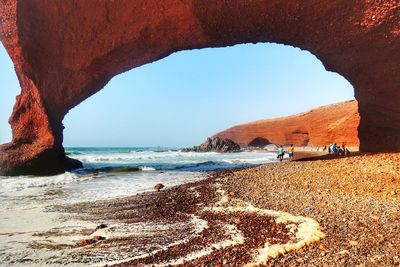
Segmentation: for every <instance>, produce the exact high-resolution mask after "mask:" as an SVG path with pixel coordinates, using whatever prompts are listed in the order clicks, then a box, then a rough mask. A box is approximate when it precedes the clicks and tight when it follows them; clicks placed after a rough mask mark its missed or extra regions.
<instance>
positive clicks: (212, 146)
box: [182, 136, 240, 153]
mask: <svg viewBox="0 0 400 267" xmlns="http://www.w3.org/2000/svg"><path fill="white" fill-rule="evenodd" d="M182 151H184V152H189V151H195V152H211V151H213V152H223V153H225V152H238V151H240V146H239V145H238V144H236V143H235V142H233V141H232V140H230V139H227V138H221V137H218V136H213V137H208V138H207V140H206V141H205V142H204V143H202V144H201V145H199V146H194V147H193V148H185V149H182Z"/></svg>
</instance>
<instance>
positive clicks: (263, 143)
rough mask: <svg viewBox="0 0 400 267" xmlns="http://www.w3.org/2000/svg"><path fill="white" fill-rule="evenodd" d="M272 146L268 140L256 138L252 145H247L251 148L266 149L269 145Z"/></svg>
mask: <svg viewBox="0 0 400 267" xmlns="http://www.w3.org/2000/svg"><path fill="white" fill-rule="evenodd" d="M270 144H272V143H271V142H270V141H269V140H268V139H267V138H264V137H256V138H254V139H253V140H252V141H251V142H250V143H248V144H247V146H249V147H259V148H264V147H265V146H267V145H270Z"/></svg>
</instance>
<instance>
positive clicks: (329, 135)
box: [216, 101, 360, 146]
mask: <svg viewBox="0 0 400 267" xmlns="http://www.w3.org/2000/svg"><path fill="white" fill-rule="evenodd" d="M359 122H360V116H359V114H358V110H357V102H356V101H349V102H343V103H338V104H333V105H329V106H323V107H319V108H316V109H313V110H311V111H309V112H305V113H301V114H297V115H294V116H289V117H283V118H278V119H271V120H260V121H255V122H250V123H246V124H241V125H237V126H234V127H232V128H230V129H227V130H225V131H223V132H220V133H218V134H216V135H217V136H219V137H222V138H229V139H231V140H233V141H235V142H236V143H238V144H240V145H241V146H247V145H248V144H249V143H250V142H252V141H253V140H254V139H255V138H258V137H263V138H265V139H267V140H269V141H270V142H271V143H273V144H277V145H288V144H294V145H295V146H306V145H314V146H324V145H329V144H330V143H333V142H336V143H338V144H339V145H340V144H341V143H342V142H345V143H346V144H347V145H348V146H358V145H359V139H358V132H357V127H358V124H359Z"/></svg>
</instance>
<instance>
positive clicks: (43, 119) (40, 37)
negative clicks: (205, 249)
mask: <svg viewBox="0 0 400 267" xmlns="http://www.w3.org/2000/svg"><path fill="white" fill-rule="evenodd" d="M399 9H400V3H399V1H398V0H386V1H382V0H359V1H347V0H338V1H330V0H316V1H300V0H259V1H248V0H230V1H226V0H216V1H203V0H183V1H182V0H168V1H157V0H135V1H132V0H119V1H110V0H98V1H84V0H81V1H65V0H0V40H1V42H2V43H3V45H4V46H5V48H6V50H7V52H8V53H9V55H10V57H11V59H12V60H13V62H14V65H15V70H16V72H17V76H18V78H19V82H20V85H21V94H20V95H19V96H18V98H17V101H16V104H15V106H14V110H13V113H12V115H11V117H10V120H9V121H10V124H11V127H12V132H13V140H12V143H10V144H6V145H3V146H2V147H1V148H0V150H1V151H2V152H1V153H0V173H2V174H18V173H33V172H44V173H52V172H57V171H62V170H63V169H65V168H69V167H74V166H76V165H77V164H76V162H74V163H73V164H70V163H69V162H68V161H67V158H66V157H65V156H64V150H63V147H62V142H63V135H62V131H63V125H62V120H63V118H64V116H65V115H66V114H67V113H68V111H69V110H70V109H71V108H73V107H75V106H76V105H78V104H79V103H80V102H82V101H83V100H85V99H86V98H88V97H90V96H91V95H93V94H94V93H96V92H97V91H99V90H101V89H102V88H103V87H104V86H105V84H107V82H108V81H109V80H110V79H111V78H112V77H113V76H115V75H117V74H119V73H122V72H125V71H127V70H130V69H132V68H135V67H138V66H141V65H143V64H146V63H150V62H153V61H155V60H158V59H161V58H163V57H166V56H168V55H170V54H171V53H173V52H176V51H180V50H185V49H194V48H204V47H224V46H229V45H235V44H240V43H255V42H276V43H281V44H287V45H293V46H296V47H299V48H301V49H306V50H308V51H310V52H311V53H313V54H314V55H316V56H317V57H318V58H319V59H320V60H321V61H322V63H323V64H324V66H325V67H326V68H327V69H328V70H331V71H335V72H338V73H339V74H341V75H343V76H344V77H345V78H346V79H347V80H349V81H350V82H351V83H352V84H353V86H354V88H355V96H356V98H357V100H358V103H359V112H360V115H361V121H360V126H359V137H360V141H361V150H363V151H400V134H399V132H400V105H399V101H400V90H399V84H400V75H398V74H399V73H400V12H399Z"/></svg>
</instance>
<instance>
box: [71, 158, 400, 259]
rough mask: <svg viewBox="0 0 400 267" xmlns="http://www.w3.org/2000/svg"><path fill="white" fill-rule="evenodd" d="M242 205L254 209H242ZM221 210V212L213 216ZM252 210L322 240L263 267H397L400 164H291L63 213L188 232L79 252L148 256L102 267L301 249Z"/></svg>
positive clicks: (104, 243)
mask: <svg viewBox="0 0 400 267" xmlns="http://www.w3.org/2000/svg"><path fill="white" fill-rule="evenodd" d="M221 192H222V193H221ZM222 199H225V202H224V203H222V202H221V201H222ZM243 203H246V205H247V206H246V207H252V208H246V209H237V207H239V208H240V207H243V206H244V204H243ZM219 208H220V210H221V211H222V212H216V211H217V210H218V209H219ZM254 210H258V211H267V210H268V211H282V212H287V213H289V214H291V215H294V216H302V217H296V218H302V219H301V220H303V218H305V219H304V220H308V219H307V218H310V220H311V221H312V222H313V221H314V220H315V222H318V223H319V225H320V228H319V226H317V227H316V228H315V229H314V230H316V231H317V232H318V229H319V230H321V232H322V233H319V236H318V238H314V239H310V242H308V243H307V245H306V246H304V244H306V243H304V244H303V245H302V246H301V247H300V248H299V249H298V248H297V249H294V248H291V249H289V248H288V247H287V249H286V251H287V252H285V250H283V251H281V252H282V253H278V254H279V256H278V257H276V258H272V257H268V258H267V260H268V261H267V262H264V263H263V264H258V265H259V266H299V265H300V266H335V265H336V266H343V265H348V266H398V265H399V257H400V234H399V233H400V154H374V155H358V156H353V157H347V158H337V159H330V160H312V161H292V162H288V161H285V162H282V163H273V164H267V165H263V166H260V167H257V168H251V169H243V170H238V171H226V172H219V173H216V174H213V175H210V177H209V178H208V179H206V180H203V181H199V182H195V183H190V184H185V185H181V186H177V187H174V188H170V189H167V190H163V191H161V192H152V193H144V194H140V195H136V196H133V197H129V198H122V199H117V200H108V201H98V202H95V203H82V204H79V205H74V206H70V207H68V208H67V209H66V210H65V211H68V212H73V213H74V212H76V214H79V217H80V218H81V219H85V220H90V221H94V220H95V221H97V222H101V221H109V220H111V219H112V220H115V221H118V222H123V223H126V224H135V223H154V224H160V225H166V226H168V225H170V226H174V225H175V226H178V225H181V226H182V227H180V228H179V229H178V228H176V227H175V228H174V227H170V228H165V229H160V230H159V232H154V233H152V235H151V236H150V237H149V236H147V237H146V238H143V237H140V236H138V235H134V234H133V235H130V236H126V237H124V238H112V237H111V238H106V239H104V240H97V241H96V242H94V243H92V244H90V245H87V244H85V243H80V244H77V247H79V246H81V247H84V248H85V250H86V251H90V250H91V249H96V247H99V246H100V247H102V248H104V247H108V248H109V249H110V250H112V249H117V250H124V249H126V253H127V254H129V253H130V251H131V250H130V248H134V247H135V246H148V248H149V249H148V254H147V255H143V256H141V257H137V256H135V255H133V254H132V257H131V258H129V257H124V258H123V259H122V258H121V259H116V260H115V261H112V262H102V263H101V264H109V265H115V266H147V265H148V266H153V265H154V266H243V265H245V264H248V263H255V262H257V257H259V255H260V250H259V249H260V248H263V247H266V242H268V246H269V247H272V246H273V245H285V244H288V243H290V244H293V243H295V242H297V241H298V239H299V235H298V232H299V231H300V230H299V229H300V228H301V227H299V225H297V227H294V226H292V225H293V224H295V223H293V222H287V221H282V220H280V219H279V217H274V216H271V215H269V214H270V213H263V212H254ZM271 214H272V213H271ZM312 219H314V220H312ZM317 228H318V229H317ZM174 229H175V230H174ZM292 229H294V230H293V231H292ZM296 231H297V232H296ZM95 235H100V236H101V235H102V232H101V231H100V230H99V231H98V232H97V233H95ZM92 236H93V234H92ZM320 238H322V239H320ZM278 254H276V255H275V256H277V255H278ZM79 257H80V256H79V255H77V258H76V260H77V261H79V260H80V258H79ZM81 257H83V256H81ZM258 263H260V261H259V262H258Z"/></svg>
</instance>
